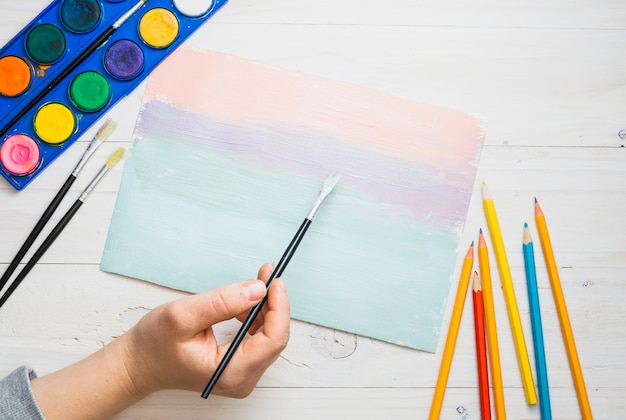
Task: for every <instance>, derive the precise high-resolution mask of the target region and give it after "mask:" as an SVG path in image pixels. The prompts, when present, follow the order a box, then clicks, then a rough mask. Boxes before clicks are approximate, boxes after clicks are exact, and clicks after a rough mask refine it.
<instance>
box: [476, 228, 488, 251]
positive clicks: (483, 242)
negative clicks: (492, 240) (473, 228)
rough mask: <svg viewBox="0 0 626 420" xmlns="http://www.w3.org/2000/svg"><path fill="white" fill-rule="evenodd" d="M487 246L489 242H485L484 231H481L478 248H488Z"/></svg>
mask: <svg viewBox="0 0 626 420" xmlns="http://www.w3.org/2000/svg"><path fill="white" fill-rule="evenodd" d="M486 246H487V242H485V235H484V234H483V230H482V229H481V230H480V233H479V234H478V247H479V248H481V247H486Z"/></svg>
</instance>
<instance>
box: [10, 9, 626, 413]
mask: <svg viewBox="0 0 626 420" xmlns="http://www.w3.org/2000/svg"><path fill="white" fill-rule="evenodd" d="M2 5H3V13H2V14H1V17H0V22H1V23H2V25H0V43H5V42H7V41H8V40H9V39H10V38H11V37H12V36H13V35H14V34H15V33H17V31H19V30H20V29H21V27H22V26H23V25H25V24H26V23H28V22H29V21H30V20H31V19H32V17H34V16H35V15H36V14H37V13H38V12H39V10H41V9H42V8H43V7H45V6H46V5H47V1H43V0H32V1H29V2H8V1H3V2H2ZM624 22H626V3H624V2H623V1H620V0H602V1H591V0H587V1H585V0H576V1H554V2H550V3H545V2H538V1H530V2H529V1H512V0H511V1H506V2H500V1H495V0H472V1H469V2H468V1H461V0H446V1H432V0H431V1H426V0H420V1H410V0H393V1H390V2H387V3H384V4H382V3H381V2H374V1H356V0H342V1H336V0H335V1H332V2H331V1H329V0H317V1H312V0H300V1H297V2H295V1H288V0H267V1H265V2H260V1H257V0H231V1H230V3H229V4H228V5H227V6H226V7H225V8H224V9H223V10H222V11H220V13H218V15H216V16H215V18H214V19H213V20H212V21H209V22H208V23H207V24H206V25H205V26H204V27H203V28H201V30H200V31H199V32H198V33H197V34H196V35H194V36H193V37H192V39H190V40H189V42H188V45H191V46H193V47H195V48H207V49H214V50H217V51H221V52H226V53H229V54H233V55H238V56H242V57H245V58H249V59H254V60H258V61H261V62H263V63H266V64H269V65H273V66H279V67H284V68H290V69H296V70H300V71H304V72H308V73H312V74H317V75H321V76H325V77H330V78H333V79H337V80H342V81H346V82H350V83H355V84H359V85H363V86H368V87H372V88H376V89H380V90H383V91H387V92H389V93H391V94H394V95H398V96H402V97H406V98H409V99H413V100H416V101H422V102H429V103H434V104H438V105H444V106H449V107H452V108H458V109H462V110H464V111H467V112H470V113H473V114H476V115H480V116H482V117H485V118H486V119H488V121H489V126H488V129H487V139H486V146H485V148H484V151H483V155H482V158H481V161H480V166H479V174H478V179H477V182H476V185H475V186H474V194H473V197H472V204H471V208H470V212H469V214H468V219H467V223H466V226H465V231H464V233H463V238H462V246H461V248H462V249H465V247H466V245H467V244H469V242H471V241H472V240H475V239H476V238H477V234H478V229H479V228H483V229H484V228H486V222H485V220H484V215H483V211H482V205H481V201H480V198H481V195H480V183H481V182H482V181H485V182H487V183H488V185H489V188H490V191H491V193H492V195H493V197H494V200H495V203H496V207H497V210H498V215H499V218H500V224H501V227H502V231H503V236H504V240H505V246H506V248H507V251H508V254H509V262H510V263H511V267H512V274H513V279H514V286H515V290H516V292H517V295H518V304H519V306H520V311H521V315H522V321H523V327H524V331H525V334H526V336H527V338H530V319H529V315H528V302H527V298H526V289H525V279H524V273H523V259H522V252H521V241H522V226H523V223H524V222H525V221H526V222H529V224H530V225H531V227H532V229H533V232H532V233H533V235H534V236H535V237H536V231H534V220H533V207H532V204H533V200H534V198H535V197H537V198H538V199H539V200H540V202H541V205H542V208H543V210H544V212H545V213H546V218H547V221H548V224H549V228H550V232H551V234H552V242H553V246H554V248H555V252H556V259H557V263H558V264H559V267H560V269H561V280H562V282H563V289H564V293H565V298H566V299H567V304H568V308H569V310H570V318H571V321H572V326H573V330H574V334H575V338H576V341H577V344H578V353H579V357H580V359H581V364H582V367H583V373H584V375H585V380H586V383H587V387H588V393H589V398H590V402H591V407H592V409H593V412H594V415H595V418H599V419H615V418H620V417H623V412H624V411H625V410H626V402H624V401H625V400H624V399H623V392H624V388H626V379H624V378H626V364H625V363H624V356H625V355H626V338H624V335H623V334H622V331H623V330H624V324H625V319H626V309H625V306H624V304H623V302H624V301H625V300H626V284H625V283H624V281H623V273H624V272H625V270H626V229H625V228H624V227H623V223H622V219H623V217H624V215H625V214H626V165H625V164H624V162H625V160H626V150H625V149H624V147H623V146H624V141H625V140H622V139H620V138H619V137H618V136H617V133H618V132H619V130H621V129H626V114H625V113H624V110H625V109H626V78H625V75H626V54H623V51H624V50H625V49H626V23H624ZM140 98H141V89H139V90H138V91H136V92H135V93H134V94H132V95H130V96H129V97H128V98H126V99H125V100H124V101H122V102H121V103H120V104H119V105H118V106H116V107H115V108H114V109H113V110H112V111H111V112H110V113H109V114H110V116H111V117H113V118H115V119H116V120H118V122H119V123H120V128H119V130H118V132H117V133H116V135H115V138H113V139H111V140H110V141H109V142H107V143H106V144H105V145H104V146H103V151H102V152H101V153H99V154H98V155H97V156H95V157H94V159H93V161H92V162H90V165H89V166H88V167H87V168H86V169H85V172H84V174H83V175H82V176H81V178H80V179H79V180H78V181H77V182H76V184H75V185H74V187H73V188H72V190H71V192H70V195H71V196H72V197H73V198H75V197H76V196H77V195H78V194H79V193H80V191H82V189H83V188H84V186H85V185H86V183H87V182H88V181H89V179H90V178H91V177H92V176H93V175H94V174H95V171H96V170H97V168H98V167H99V166H100V165H101V164H102V163H103V162H104V160H105V159H106V156H107V154H108V153H109V152H111V151H112V150H114V149H115V148H117V147H119V146H120V145H129V142H130V139H131V135H132V129H133V126H134V122H135V116H136V115H137V112H138V109H139V104H140ZM93 133H94V130H93V129H92V130H91V131H90V132H89V133H88V134H87V135H86V136H84V137H83V138H82V139H81V143H82V144H79V145H76V146H75V147H73V148H71V149H70V150H69V151H68V152H67V153H65V154H63V156H62V157H61V158H59V159H58V160H57V161H56V162H55V163H54V164H53V165H51V166H50V167H49V169H47V170H46V172H45V173H44V174H43V175H41V176H40V177H39V178H38V179H37V180H35V181H34V182H33V183H32V184H31V185H30V186H29V187H28V188H27V189H26V190H24V191H22V192H19V193H18V192H16V191H14V190H13V189H12V188H11V187H10V186H9V185H8V183H5V182H2V183H0V270H2V269H4V268H5V267H6V265H7V264H8V263H9V261H10V260H11V258H12V257H13V255H14V253H15V252H16V250H17V248H18V247H19V245H20V244H21V242H22V241H23V239H24V238H25V237H26V235H27V234H28V232H29V231H30V229H31V227H32V226H33V224H34V223H35V222H36V220H37V218H38V216H39V215H40V213H41V211H42V210H43V208H45V206H46V205H47V203H48V202H49V200H50V199H51V198H52V196H53V195H54V193H55V192H56V189H58V187H59V185H60V184H61V183H62V181H63V180H64V179H65V178H66V177H67V174H68V173H69V171H70V170H71V169H72V167H73V165H74V164H75V162H76V160H77V159H78V156H79V155H80V154H81V153H82V149H83V148H84V145H85V142H86V141H88V140H89V138H90V137H91V135H93ZM120 180H121V168H115V169H114V171H113V172H112V173H111V174H110V175H109V176H107V178H106V179H105V180H104V181H103V183H102V184H101V185H99V187H98V189H97V191H96V192H95V193H94V195H93V196H92V197H91V198H90V199H89V201H88V202H87V203H86V204H85V206H83V209H81V211H80V212H79V213H78V214H77V216H76V217H75V219H74V220H73V221H72V223H71V224H70V225H69V226H68V228H67V229H66V231H65V232H64V233H63V235H62V236H61V237H60V238H59V240H58V241H57V242H56V243H55V244H54V245H53V246H52V248H51V249H50V250H49V252H48V253H47V254H46V255H45V256H44V258H43V259H42V261H41V263H40V264H38V266H37V267H36V268H35V269H34V270H33V272H32V273H31V275H29V277H28V278H27V280H26V281H25V282H24V284H23V286H22V287H20V289H18V291H17V292H16V294H15V295H14V296H13V297H12V299H11V300H10V301H9V302H8V303H7V304H6V305H5V307H3V308H2V309H1V310H0V344H1V345H0V375H5V374H7V373H9V372H10V371H11V370H12V369H13V368H15V367H16V366H18V365H20V364H24V363H26V364H30V365H32V366H34V367H35V368H36V369H37V370H38V371H39V373H42V374H43V373H47V372H50V371H53V370H55V369H58V368H60V367H63V366H65V365H67V364H69V363H71V362H73V361H74V360H77V359H79V358H81V357H83V356H85V355H87V354H89V353H91V352H93V351H94V350H96V349H98V348H99V347H101V346H102V345H104V344H105V343H107V342H109V341H110V340H112V339H113V338H115V337H116V336H119V335H120V334H122V333H123V332H124V331H125V330H127V329H128V328H129V327H130V326H131V325H132V324H133V323H134V322H136V320H137V319H138V318H139V317H140V316H141V315H143V314H144V313H145V312H146V311H148V310H149V309H151V308H153V307H155V306H157V305H158V304H160V303H162V302H165V301H169V300H171V299H174V298H176V297H179V296H181V295H182V293H180V292H176V291H172V290H168V289H164V288H160V287H157V286H154V285H151V284H148V283H145V282H141V281H136V280H132V279H127V278H124V277H120V276H114V275H110V274H107V273H103V272H100V271H99V270H98V264H99V261H100V258H101V255H102V250H103V247H104V242H105V239H106V235H107V229H108V224H109V220H110V217H111V212H112V209H113V206H114V203H115V196H116V191H117V188H118V185H119V182H120ZM68 198H69V197H68ZM60 210H63V208H62V209H60ZM537 239H538V238H537ZM536 252H538V247H536ZM491 256H492V273H497V270H496V267H495V258H493V254H492V255H491ZM536 258H537V269H538V282H539V287H540V292H539V293H540V299H541V304H542V315H543V316H544V321H543V328H544V334H545V341H546V349H547V364H548V374H549V380H550V385H551V387H552V389H551V396H552V399H553V400H552V412H553V415H554V417H555V418H559V419H577V418H580V414H579V411H578V405H577V403H576V397H575V393H574V389H573V384H572V380H571V376H570V372H569V367H568V365H567V361H566V357H565V349H564V347H563V344H562V339H561V333H560V329H559V325H558V320H557V317H556V313H555V310H554V303H553V301H552V295H551V291H550V287H549V282H548V279H547V274H546V273H545V267H544V263H543V260H542V258H540V255H539V254H537V256H536ZM460 265H461V260H460V258H459V260H458V261H457V266H456V271H455V278H456V276H458V272H459V270H460ZM233 280H236V279H233ZM453 281H456V280H453ZM453 289H454V288H453ZM452 293H454V290H451V297H450V299H449V302H451V301H452V297H453V296H452ZM494 298H495V304H496V313H497V317H498V330H499V338H500V350H501V354H502V364H503V380H504V384H505V387H506V389H505V398H506V402H507V410H508V413H509V416H510V418H515V419H538V418H539V411H538V407H528V406H527V405H526V404H525V402H524V398H523V391H522V389H521V381H520V377H519V373H518V370H517V364H516V361H515V352H514V348H513V340H512V338H511V334H510V329H509V327H508V319H507V316H506V309H505V304H504V300H503V295H502V293H501V287H500V283H499V280H498V277H497V275H496V274H494ZM450 311H451V305H448V308H447V311H446V320H447V319H449V315H450ZM446 325H447V324H446V323H445V322H444V332H445V329H446ZM235 330H236V325H235V324H233V323H226V324H224V325H221V326H220V327H219V332H220V336H221V337H222V338H223V339H228V337H229V336H230V334H232V333H233V331H235ZM444 337H445V334H443V335H442V337H441V339H440V344H439V350H438V352H437V353H435V354H428V353H423V352H417V351H412V350H408V349H404V348H401V347H397V346H393V345H388V344H384V343H380V342H376V341H374V340H370V339H367V338H363V337H358V336H354V335H352V334H346V333H343V332H340V331H333V330H329V329H325V328H322V327H319V326H316V325H311V324H306V323H302V322H297V321H293V327H292V337H291V341H290V343H289V346H288V347H287V349H286V350H285V351H284V353H283V355H282V357H281V358H280V359H279V360H278V361H277V362H276V364H275V365H274V366H272V367H271V368H270V369H269V370H268V372H267V374H266V375H265V376H264V377H263V378H262V380H261V382H260V383H259V388H258V389H257V390H256V391H255V392H254V393H253V395H252V396H251V397H250V398H248V399H245V400H241V401H240V400H229V399H224V398H220V397H215V398H213V397H211V400H210V401H208V402H207V401H204V400H202V399H200V398H199V396H197V395H195V394H193V393H184V392H177V391H166V392H161V393H158V394H155V395H153V396H151V397H150V398H148V399H146V400H145V401H143V402H142V403H140V404H138V405H137V406H135V407H133V408H131V409H129V410H127V411H126V412H125V413H123V414H122V415H120V416H119V418H122V419H143V418H145V419H147V418H159V419H161V418H162V419H169V418H185V419H196V418H198V419H199V418H220V419H249V418H259V419H318V418H327V419H352V418H367V419H379V418H380V419H383V418H390V417H391V418H398V419H421V418H425V417H426V416H427V413H428V410H429V407H430V402H431V398H432V393H433V387H434V384H435V381H436V375H437V369H438V365H439V360H440V357H441V349H442V348H443V340H444ZM528 343H530V342H528ZM529 351H531V357H532V346H530V347H529ZM448 385H449V387H448V390H447V392H446V398H445V400H444V406H443V411H442V418H445V419H478V418H479V415H480V414H479V406H478V392H477V380H476V374H475V355H474V344H473V324H472V318H471V305H466V310H465V313H464V315H463V321H462V324H461V329H460V334H459V339H458V341H457V351H456V353H455V357H454V360H453V365H452V370H451V373H450V380H449V383H448Z"/></svg>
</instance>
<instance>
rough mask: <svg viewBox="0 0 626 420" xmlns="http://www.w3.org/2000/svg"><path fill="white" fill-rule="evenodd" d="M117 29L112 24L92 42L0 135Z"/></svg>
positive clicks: (16, 115)
mask: <svg viewBox="0 0 626 420" xmlns="http://www.w3.org/2000/svg"><path fill="white" fill-rule="evenodd" d="M116 30H117V28H116V27H114V26H111V27H109V28H108V29H107V30H106V31H104V32H103V33H102V35H100V36H99V37H98V38H97V39H96V40H95V41H94V42H93V43H91V44H90V45H89V46H88V47H87V48H86V49H85V50H84V51H83V52H82V53H81V54H80V55H79V56H78V57H77V58H76V60H74V61H72V62H71V63H70V64H69V65H68V66H67V67H66V68H65V69H63V71H62V72H61V73H59V75H58V76H57V77H55V78H54V79H52V81H51V82H50V83H49V84H48V85H47V86H46V87H45V88H44V89H43V90H42V91H41V92H39V93H38V94H37V95H35V97H34V98H33V99H32V100H31V101H30V102H29V103H28V104H26V106H25V107H23V108H22V109H21V110H20V112H18V113H17V114H15V116H14V117H13V118H12V119H11V121H9V122H8V123H7V124H6V125H5V126H4V127H2V130H0V137H1V136H4V135H5V134H6V133H7V131H9V129H10V128H11V127H12V126H13V125H14V124H16V123H17V122H18V121H19V120H21V119H22V117H24V115H26V113H27V112H28V111H30V110H31V109H32V108H33V107H34V106H35V105H36V104H37V103H38V102H39V101H40V100H42V99H43V98H44V97H45V96H46V95H47V94H48V93H50V91H51V90H52V89H54V88H55V87H56V86H57V85H58V84H59V83H61V82H62V81H63V79H65V78H66V77H67V76H68V75H69V74H70V73H71V72H72V71H74V70H75V69H76V68H77V67H78V66H79V65H80V64H81V63H82V62H83V61H85V60H86V59H87V58H88V57H89V56H90V55H91V54H93V52H94V51H95V50H97V49H98V48H99V47H100V46H101V45H102V44H104V42H106V41H107V40H108V39H109V38H110V37H111V36H112V35H113V33H114V32H115V31H116Z"/></svg>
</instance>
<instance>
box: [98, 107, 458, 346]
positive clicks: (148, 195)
mask: <svg viewBox="0 0 626 420" xmlns="http://www.w3.org/2000/svg"><path fill="white" fill-rule="evenodd" d="M149 117H150V114H149V113H145V112H144V113H143V121H141V123H140V124H141V127H142V129H143V130H144V133H143V136H142V138H141V139H140V140H135V141H134V144H133V147H132V149H131V154H130V158H129V159H128V160H127V162H126V164H125V169H124V175H123V182H122V185H121V188H120V192H119V195H118V199H117V203H116V207H115V211H114V214H113V218H112V221H111V227H110V231H109V235H108V238H107V242H106V247H105V252H104V255H103V259H102V265H101V268H102V269H103V270H105V271H110V272H115V273H119V274H123V275H126V276H131V277H135V278H139V279H145V280H149V281H152V282H155V283H157V284H161V285H163V286H167V287H171V288H175V289H181V290H187V291H191V292H203V291H206V290H209V289H212V288H214V287H216V286H218V285H222V284H226V283H231V282H235V281H241V280H245V279H248V278H253V277H255V276H256V273H257V270H258V268H259V266H260V265H261V264H262V263H264V262H266V261H274V262H277V260H278V258H280V256H281V255H282V253H283V252H284V250H285V248H286V247H287V245H288V243H289V241H290V240H291V238H292V236H293V234H294V233H295V232H296V230H297V228H298V226H299V225H300V223H301V222H302V220H303V219H304V217H305V216H306V215H307V213H308V211H309V209H310V207H311V205H312V203H313V200H314V199H315V197H316V196H317V193H318V191H319V189H320V187H321V185H322V183H323V182H324V179H325V178H326V176H328V175H331V173H327V174H325V175H324V176H320V177H319V178H317V177H312V176H304V175H298V174H297V173H294V172H283V171H281V160H282V159H281V156H277V157H276V162H275V163H274V164H273V165H271V164H270V165H266V167H261V166H257V165H250V164H248V163H237V159H234V158H233V155H232V153H233V152H232V150H227V148H225V149H224V150H219V149H217V148H215V147H207V144H206V140H205V139H201V138H198V137H196V136H194V135H193V134H192V132H193V130H191V131H190V132H189V133H181V132H173V131H169V132H168V131H167V130H159V129H158V127H156V126H154V125H153V121H152V120H151V119H150V118H149ZM170 118H172V116H170ZM153 126H154V127H155V128H151V127H153ZM263 135H264V134H263V133H261V132H259V133H258V136H259V137H262V136H263ZM261 143H262V141H261ZM272 167H273V168H274V169H272ZM350 176H351V175H350V174H345V175H344V177H347V178H344V179H342V181H340V183H339V185H338V186H337V187H336V188H335V190H334V191H333V192H332V194H331V195H330V196H329V197H328V198H327V200H326V202H325V203H324V205H323V206H322V207H321V209H320V211H319V212H318V214H317V216H316V218H315V220H314V221H313V224H312V225H311V228H310V230H309V233H307V236H306V237H305V238H304V240H303V242H302V243H301V245H300V247H299V248H298V251H297V252H296V254H295V256H294V257H293V259H292V261H291V263H290V265H289V267H288V268H287V270H286V271H285V273H284V275H283V277H284V278H285V280H286V284H287V289H288V292H289V296H290V300H291V304H292V317H293V318H295V319H300V320H304V321H307V322H312V323H315V324H319V325H323V326H326V327H330V328H336V329H339V330H343V331H348V332H351V333H355V334H360V335H363V336H367V337H372V338H375V339H378V340H383V341H387V342H390V343H394V344H398V345H402V346H406V347H410V348H416V349H421V350H425V351H430V352H434V351H435V350H436V347H437V341H438V337H439V330H440V327H441V321H442V316H443V311H444V309H445V302H446V299H447V296H448V292H449V288H450V280H451V278H452V274H453V270H454V267H455V262H456V247H457V243H458V236H459V232H458V231H457V230H455V229H442V228H441V226H437V225H433V224H432V223H427V222H423V221H417V220H413V221H410V222H408V221H407V220H410V219H411V218H410V211H409V210H407V209H404V208H401V207H399V206H397V205H394V204H389V203H381V202H380V200H376V199H375V198H374V197H373V196H371V195H369V194H367V193H365V192H363V191H358V190H356V189H354V188H350V187H348V186H347V185H349V182H344V181H350Z"/></svg>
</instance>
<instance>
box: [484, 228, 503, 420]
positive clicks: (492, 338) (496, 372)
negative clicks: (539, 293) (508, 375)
mask: <svg viewBox="0 0 626 420" xmlns="http://www.w3.org/2000/svg"><path fill="white" fill-rule="evenodd" d="M478 264H479V267H480V277H481V280H482V281H481V284H482V289H483V303H484V307H485V327H486V330H487V346H488V347H489V365H490V366H491V384H492V387H493V405H494V411H495V412H496V419H497V420H506V408H505V406H504V386H503V385H502V368H501V366H500V349H499V346H498V330H497V328H496V311H495V309H494V304H493V291H492V289H491V269H490V267H489V250H488V249H487V243H486V241H485V236H484V235H483V231H482V229H481V230H480V235H479V236H478Z"/></svg>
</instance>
